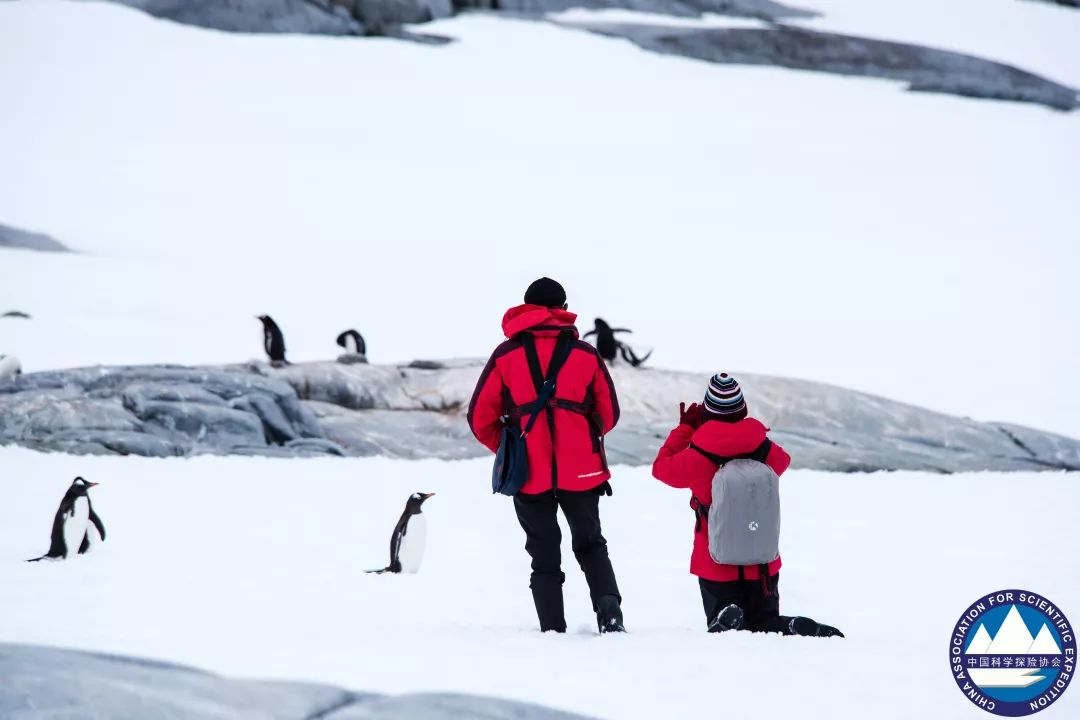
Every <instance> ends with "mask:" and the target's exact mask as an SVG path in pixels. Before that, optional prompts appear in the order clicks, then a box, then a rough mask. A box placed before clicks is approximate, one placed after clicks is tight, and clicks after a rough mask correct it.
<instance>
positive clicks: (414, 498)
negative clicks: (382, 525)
mask: <svg viewBox="0 0 1080 720" xmlns="http://www.w3.org/2000/svg"><path fill="white" fill-rule="evenodd" d="M434 494H435V493H413V494H412V495H410V496H409V499H408V501H406V503H405V511H404V512H403V513H401V519H400V520H398V522H397V525H395V526H394V533H393V534H392V535H391V536H390V564H389V565H387V566H386V567H384V568H383V569H382V570H368V572H373V573H379V574H380V575H381V574H382V573H388V572H389V573H402V572H405V573H416V572H418V571H419V570H420V562H421V561H422V560H423V559H424V543H425V541H426V540H427V519H426V518H425V517H424V513H423V510H421V507H420V506H421V505H423V504H424V502H425V501H426V500H427V499H428V498H429V497H432V496H433V495H434Z"/></svg>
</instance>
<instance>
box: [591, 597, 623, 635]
mask: <svg viewBox="0 0 1080 720" xmlns="http://www.w3.org/2000/svg"><path fill="white" fill-rule="evenodd" d="M596 624H597V626H598V627H599V628H600V632H601V633H609V632H626V628H625V627H623V620H622V608H621V607H619V598H618V597H616V596H615V595H604V596H603V597H601V598H600V600H599V601H597V603H596Z"/></svg>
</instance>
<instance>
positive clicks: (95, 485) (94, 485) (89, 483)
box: [86, 480, 101, 488]
mask: <svg viewBox="0 0 1080 720" xmlns="http://www.w3.org/2000/svg"><path fill="white" fill-rule="evenodd" d="M100 484H101V483H92V482H90V481H89V480H87V481H86V487H88V488H92V487H97V486H98V485H100Z"/></svg>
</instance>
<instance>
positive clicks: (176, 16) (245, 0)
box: [113, 0, 365, 35]
mask: <svg viewBox="0 0 1080 720" xmlns="http://www.w3.org/2000/svg"><path fill="white" fill-rule="evenodd" d="M113 2H119V3H121V4H123V5H128V6H130V7H133V8H136V9H138V10H142V11H143V12H146V13H148V14H150V15H153V16H154V17H159V18H164V19H166V20H174V21H176V22H179V23H184V24H185V25H196V26H198V27H205V28H213V29H215V30H226V31H229V32H247V33H306V34H313V35H363V34H364V32H365V29H364V26H363V25H362V24H361V23H359V22H357V20H356V19H355V18H353V17H352V15H350V14H349V12H348V11H346V10H344V9H342V10H340V11H337V10H335V9H334V8H333V7H331V3H329V2H328V3H324V4H323V5H320V4H318V3H313V2H309V1H308V0H113ZM336 4H337V3H334V5H336Z"/></svg>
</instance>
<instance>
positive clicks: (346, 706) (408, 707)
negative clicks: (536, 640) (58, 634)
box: [0, 643, 587, 720]
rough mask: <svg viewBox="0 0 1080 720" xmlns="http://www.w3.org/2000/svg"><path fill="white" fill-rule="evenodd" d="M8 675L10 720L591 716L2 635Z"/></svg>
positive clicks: (5, 695) (3, 702)
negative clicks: (275, 676)
mask: <svg viewBox="0 0 1080 720" xmlns="http://www.w3.org/2000/svg"><path fill="white" fill-rule="evenodd" d="M0 678H3V686H2V689H0V717H2V718H4V719H5V720H41V719H42V718H57V719H59V718H89V717H94V718H109V719H110V720H233V719H234V718H248V719H250V720H314V719H315V718H322V719H323V720H359V719H360V718H368V719H370V718H380V719H382V720H411V719H413V718H425V720H473V719H474V718H488V719H489V720H587V718H585V717H583V716H581V715H574V714H571V713H566V712H561V711H558V710H552V709H549V708H545V707H542V706H540V705H533V704H531V703H523V702H516V701H513V700H500V699H495V698H487V697H480V696H476V695H463V694H451V693H425V694H416V695H380V694H376V693H359V692H352V691H350V690H343V689H341V688H335V687H331V686H329V685H315V684H311V683H299V682H280V681H278V682H267V681H258V680H234V679H231V678H226V677H221V676H220V675H213V674H211V673H208V672H203V671H202V670H196V669H195V668H191V667H185V666H182V665H173V664H171V663H165V662H159V661H156V660H144V659H141V658H133V657H123V656H119V655H102V654H97V653H89V652H78V651H74V650H64V649H60V648H51V647H40V646H35V645H16V644H10V643H0Z"/></svg>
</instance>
